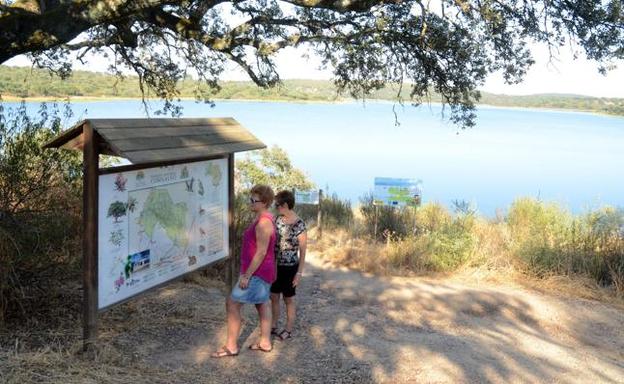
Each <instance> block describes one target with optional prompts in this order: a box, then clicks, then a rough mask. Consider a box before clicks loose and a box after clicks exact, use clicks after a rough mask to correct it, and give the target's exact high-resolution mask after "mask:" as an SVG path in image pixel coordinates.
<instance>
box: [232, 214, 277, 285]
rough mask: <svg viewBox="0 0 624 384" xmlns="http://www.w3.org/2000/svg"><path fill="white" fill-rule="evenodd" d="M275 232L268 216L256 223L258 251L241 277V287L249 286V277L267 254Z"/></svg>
mask: <svg viewBox="0 0 624 384" xmlns="http://www.w3.org/2000/svg"><path fill="white" fill-rule="evenodd" d="M272 233H273V223H272V222H271V220H269V219H267V218H261V219H260V221H259V222H258V225H256V253H255V254H254V256H253V258H252V259H251V263H250V264H249V268H247V271H245V274H243V276H242V277H241V281H240V284H239V286H240V287H241V289H245V288H247V286H248V285H249V279H250V278H251V276H252V275H253V274H254V272H256V270H257V269H258V268H260V265H261V264H262V261H263V260H264V257H265V256H266V254H267V250H268V248H269V241H270V239H271V234H272Z"/></svg>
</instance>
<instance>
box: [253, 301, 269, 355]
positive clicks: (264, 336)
mask: <svg viewBox="0 0 624 384" xmlns="http://www.w3.org/2000/svg"><path fill="white" fill-rule="evenodd" d="M256 309H257V310H258V316H259V318H260V341H259V342H258V344H260V347H261V348H262V349H271V306H270V305H269V303H268V302H267V303H263V304H256Z"/></svg>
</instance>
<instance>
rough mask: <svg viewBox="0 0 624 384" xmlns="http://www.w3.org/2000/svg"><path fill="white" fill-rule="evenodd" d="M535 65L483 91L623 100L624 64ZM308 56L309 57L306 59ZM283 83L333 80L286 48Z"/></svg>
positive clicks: (238, 75) (562, 54)
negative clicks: (515, 80)
mask: <svg viewBox="0 0 624 384" xmlns="http://www.w3.org/2000/svg"><path fill="white" fill-rule="evenodd" d="M531 49H532V52H533V57H534V59H535V61H536V63H535V64H534V65H533V66H532V67H531V69H530V70H529V72H528V73H527V75H526V77H525V79H524V81H523V82H522V83H520V84H515V85H507V84H505V83H504V81H503V78H502V76H501V75H500V74H496V73H495V74H491V75H490V76H489V77H488V79H487V81H486V83H485V84H484V86H483V87H480V89H481V90H483V91H486V92H491V93H497V94H507V95H530V94H538V93H567V94H579V95H587V96H594V97H620V98H624V62H622V63H620V65H619V67H618V68H616V69H614V70H612V71H610V72H608V73H607V75H606V76H604V75H601V74H599V73H598V69H597V68H598V67H597V65H596V64H595V63H594V62H591V61H588V60H587V59H585V58H584V57H580V58H577V59H573V54H572V52H571V50H570V49H567V48H562V49H561V50H560V51H559V53H558V54H557V58H556V59H555V60H553V61H549V56H548V51H547V49H546V47H545V46H542V45H534V46H532V47H531ZM306 54H307V57H303V56H304V55H306ZM276 62H277V65H278V70H279V73H280V76H281V78H282V79H315V80H326V79H331V78H332V74H331V71H329V70H327V69H326V70H321V69H319V66H320V60H319V59H318V57H315V56H314V55H313V54H312V53H311V52H309V51H308V50H307V49H305V48H286V49H284V50H282V51H280V52H279V53H278V56H277V58H276ZM4 64H6V65H18V66H27V65H29V61H28V59H27V58H26V57H24V56H19V57H16V58H13V59H11V60H9V61H7V62H6V63H4ZM106 68H107V62H106V61H105V59H103V58H100V57H94V58H92V59H91V61H90V62H89V63H88V65H87V66H85V65H81V64H80V63H77V64H76V67H75V69H83V70H91V71H93V70H95V71H102V72H104V71H106ZM222 79H223V80H249V78H248V77H246V75H245V74H244V73H243V72H242V71H241V70H240V69H238V68H237V67H236V66H235V65H234V64H231V65H229V66H228V67H227V70H226V72H225V73H224V74H223V76H222Z"/></svg>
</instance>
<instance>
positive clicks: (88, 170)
mask: <svg viewBox="0 0 624 384" xmlns="http://www.w3.org/2000/svg"><path fill="white" fill-rule="evenodd" d="M82 129H83V130H82V136H83V144H84V146H83V172H84V175H83V187H82V188H83V189H82V194H83V212H82V220H83V228H84V233H83V238H82V279H83V311H82V315H83V350H84V351H87V350H88V349H90V348H93V347H94V346H95V344H96V341H97V328H98V319H97V315H98V169H99V164H98V161H99V152H98V136H97V134H96V133H95V131H94V130H93V128H92V127H91V126H90V124H88V123H85V124H84V126H83V128H82Z"/></svg>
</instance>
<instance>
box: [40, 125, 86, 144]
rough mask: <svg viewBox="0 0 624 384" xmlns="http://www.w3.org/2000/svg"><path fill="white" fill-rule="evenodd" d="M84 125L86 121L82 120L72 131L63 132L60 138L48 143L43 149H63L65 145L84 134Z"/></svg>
mask: <svg viewBox="0 0 624 384" xmlns="http://www.w3.org/2000/svg"><path fill="white" fill-rule="evenodd" d="M84 124H85V120H82V121H81V122H79V123H78V124H76V125H74V126H73V127H71V128H70V129H68V130H65V131H63V132H62V133H61V134H60V135H59V136H57V137H55V138H54V139H52V140H51V141H49V142H48V143H46V144H45V145H44V146H43V148H61V147H62V146H63V145H64V144H65V143H67V142H68V141H70V140H73V139H75V138H76V137H78V136H80V135H81V134H82V126H83V125H84Z"/></svg>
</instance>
